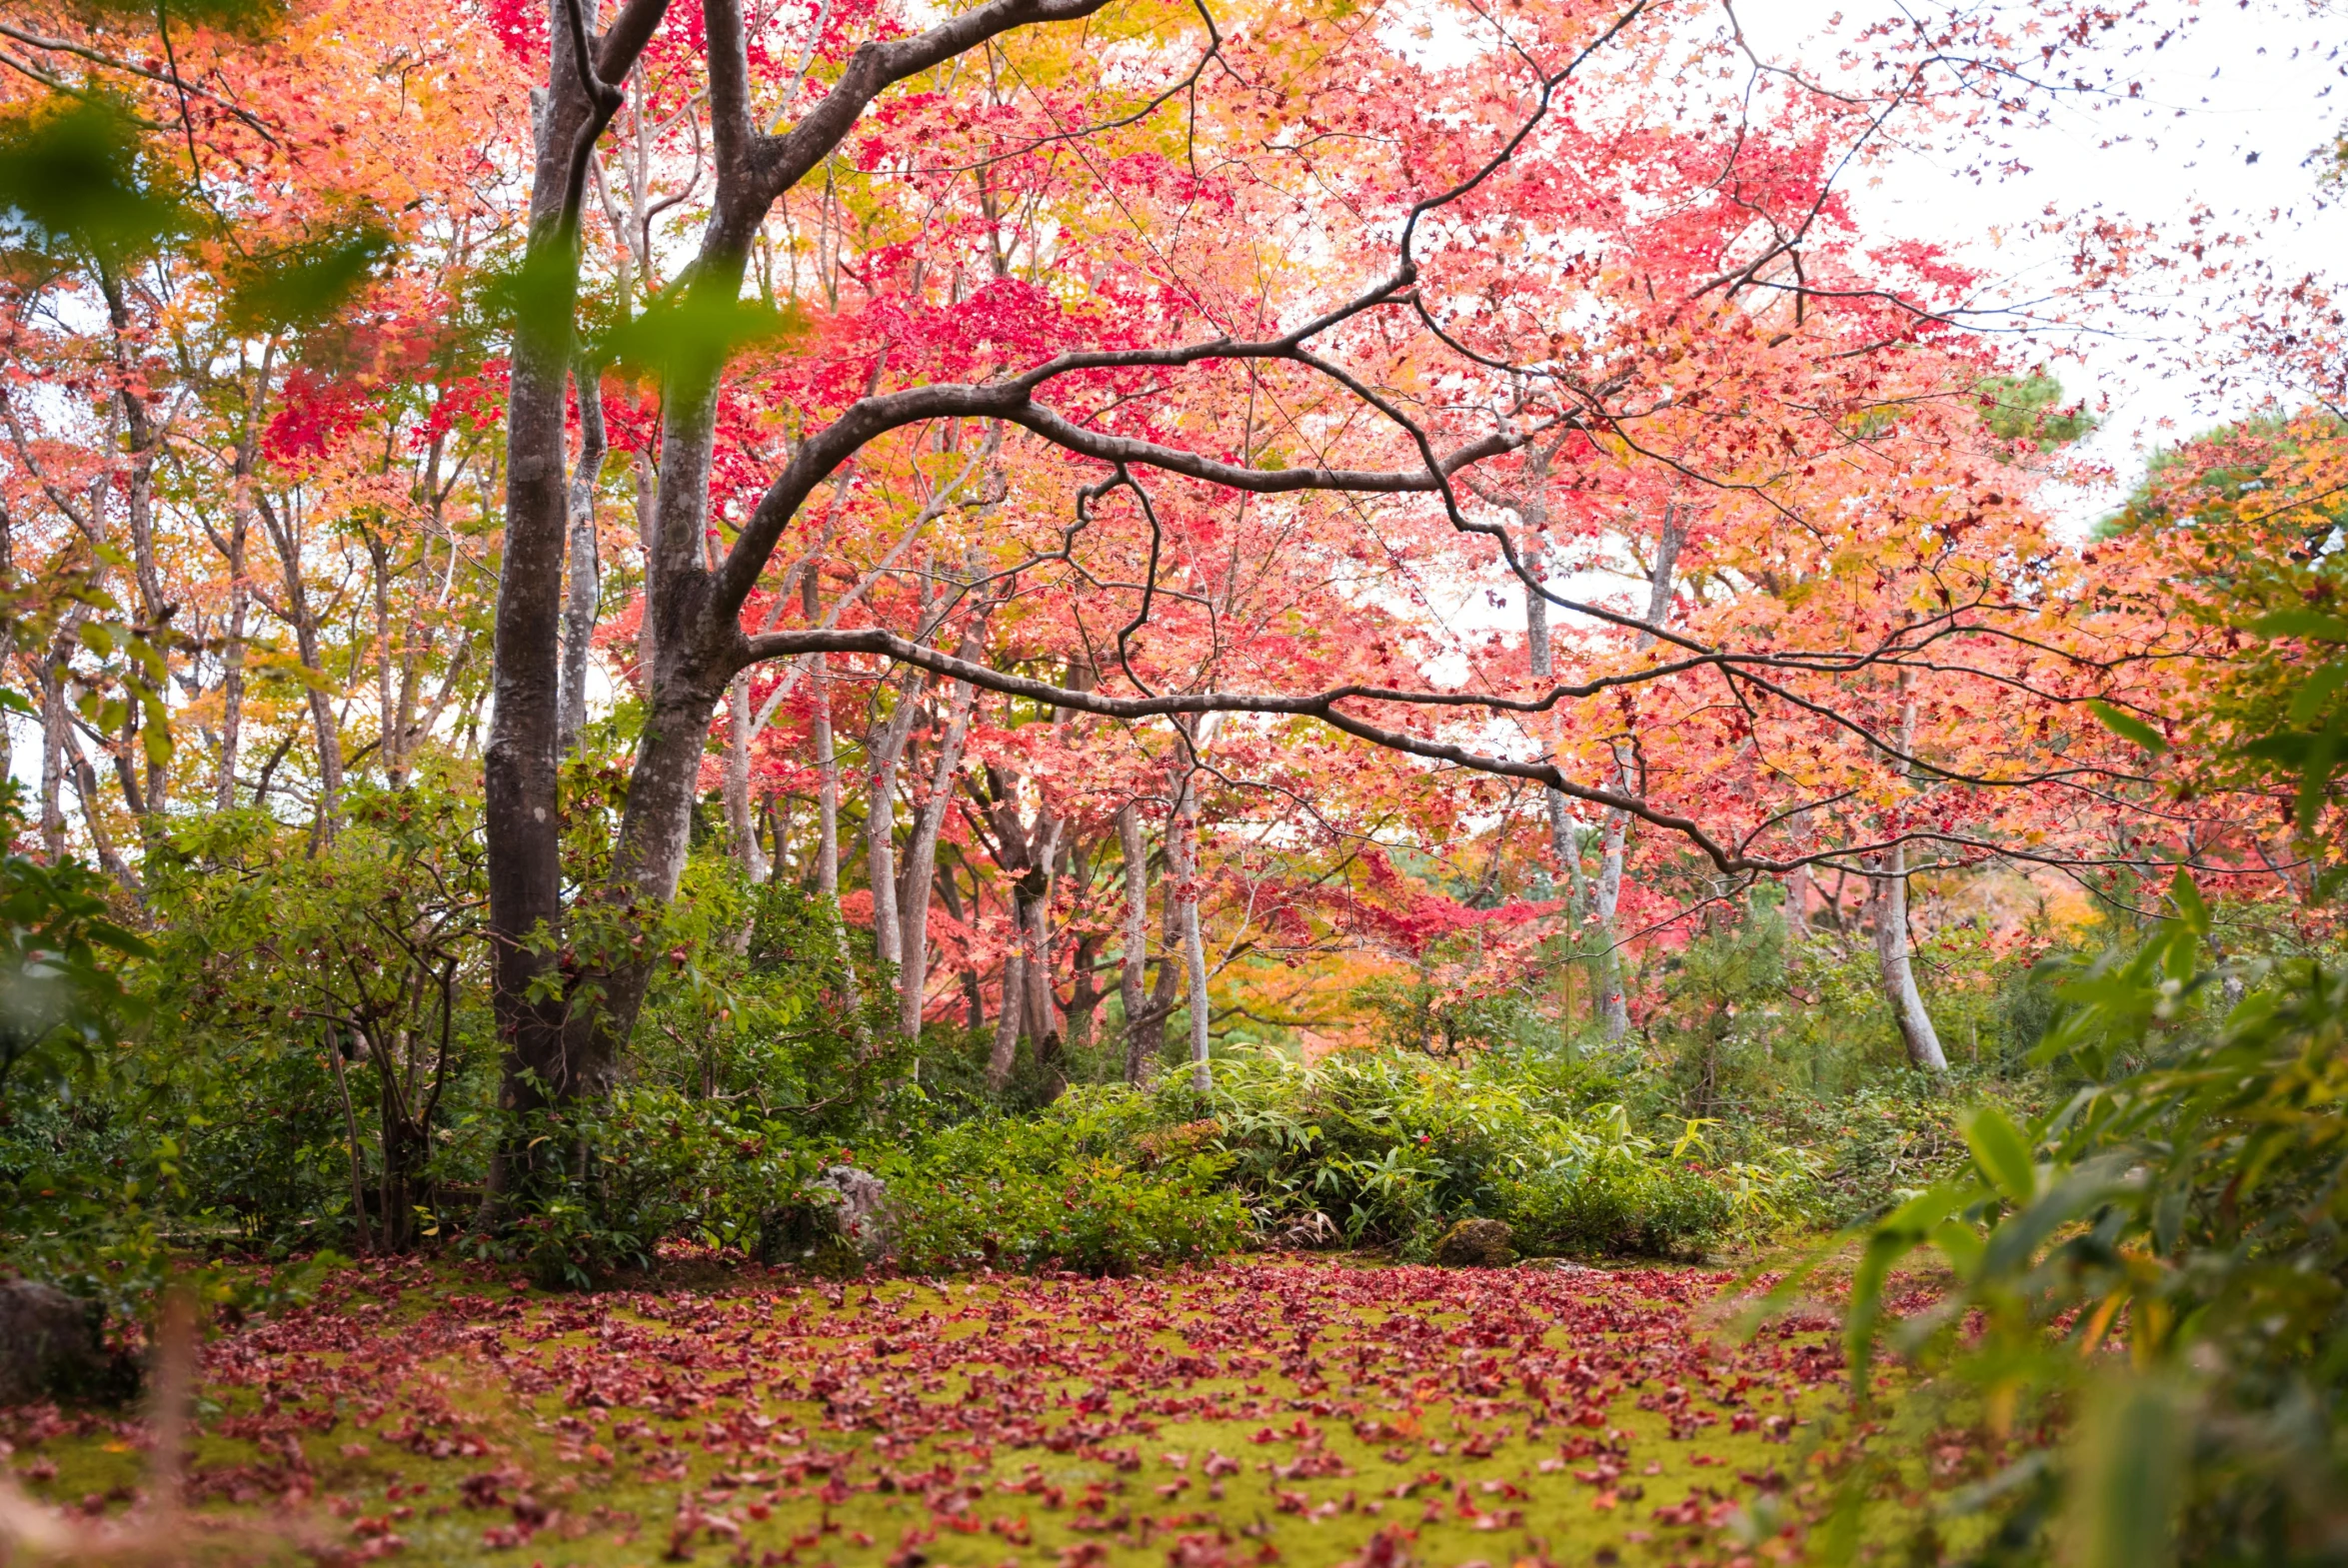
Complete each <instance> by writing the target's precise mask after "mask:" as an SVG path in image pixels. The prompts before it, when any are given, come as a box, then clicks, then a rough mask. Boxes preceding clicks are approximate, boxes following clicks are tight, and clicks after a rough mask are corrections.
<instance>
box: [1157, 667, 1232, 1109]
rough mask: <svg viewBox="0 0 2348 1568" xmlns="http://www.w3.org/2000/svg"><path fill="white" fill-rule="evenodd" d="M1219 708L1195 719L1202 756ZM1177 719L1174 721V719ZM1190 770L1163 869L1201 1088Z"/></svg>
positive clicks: (1201, 938)
mask: <svg viewBox="0 0 2348 1568" xmlns="http://www.w3.org/2000/svg"><path fill="white" fill-rule="evenodd" d="M1221 718H1222V716H1221V715H1220V714H1207V715H1204V716H1203V717H1201V718H1200V719H1199V720H1197V721H1196V725H1195V729H1194V731H1193V740H1192V742H1191V746H1192V748H1193V749H1194V750H1195V751H1196V752H1197V753H1198V754H1199V755H1200V756H1203V755H1204V754H1205V751H1206V747H1207V744H1208V743H1209V742H1210V741H1212V740H1213V739H1214V731H1215V728H1216V723H1217V721H1219V720H1220V719H1221ZM1177 723H1179V721H1177ZM1194 777H1195V775H1194V771H1192V770H1190V769H1188V768H1185V770H1184V772H1183V776H1182V784H1181V787H1180V788H1179V789H1178V790H1177V791H1176V792H1175V795H1174V820H1173V821H1172V822H1171V823H1170V824H1169V825H1168V827H1167V833H1166V847H1167V870H1168V872H1169V874H1170V875H1172V876H1173V877H1174V880H1175V881H1176V882H1177V883H1178V884H1179V887H1178V891H1177V892H1176V894H1175V901H1174V920H1175V928H1176V930H1177V932H1178V933H1179V935H1180V938H1181V946H1182V965H1183V971H1184V975H1185V977H1186V979H1187V980H1188V982H1189V988H1188V998H1189V1008H1190V1087H1191V1088H1193V1089H1195V1090H1197V1091H1198V1092H1199V1093H1201V1094H1204V1093H1206V1092H1207V1091H1208V1090H1209V1089H1211V1088H1213V1086H1214V1077H1213V1069H1212V1068H1211V1067H1210V1066H1209V1065H1208V1059H1207V1058H1208V1053H1209V1041H1208V1038H1207V1024H1208V1021H1209V1019H1208V1011H1207V1008H1208V1003H1207V995H1206V938H1205V933H1204V932H1203V931H1202V930H1201V929H1200V927H1199V923H1198V792H1197V789H1196V788H1195V787H1194V784H1193V780H1194Z"/></svg>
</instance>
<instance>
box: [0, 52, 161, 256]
mask: <svg viewBox="0 0 2348 1568" xmlns="http://www.w3.org/2000/svg"><path fill="white" fill-rule="evenodd" d="M167 168H168V160H166V159H164V158H162V157H160V156H158V155H156V154H154V153H153V152H152V151H151V150H150V148H149V146H148V142H147V136H146V133H145V132H144V131H143V130H142V129H141V127H140V125H139V123H138V120H137V118H136V117H135V116H134V115H133V114H132V113H131V112H130V110H129V109H128V108H126V107H125V106H123V105H121V104H118V103H116V102H114V101H113V100H112V99H109V98H106V97H102V96H99V95H95V94H92V95H83V94H78V93H62V92H60V93H53V94H51V95H50V96H49V97H48V98H47V99H45V100H43V101H41V102H40V103H37V104H34V105H31V106H29V107H22V108H16V109H12V110H11V111H10V113H9V114H8V115H7V117H6V118H5V119H0V234H6V235H8V236H9V237H10V238H12V239H13V240H14V241H15V242H16V243H18V244H20V245H23V246H26V247H28V248H32V249H39V250H45V251H50V252H70V253H73V254H75V255H78V256H86V257H89V258H91V259H93V260H95V261H97V262H99V263H100V264H101V265H103V266H106V267H110V268H111V267H120V266H122V265H125V264H126V263H130V262H134V261H136V260H138V259H139V258H140V257H143V256H146V255H148V254H150V253H152V252H153V251H154V250H155V248H156V247H157V246H159V245H162V244H163V243H165V241H167V240H168V239H170V238H171V237H173V236H174V235H177V234H180V233H182V232H185V231H186V230H187V229H189V228H190V227H191V226H192V224H193V219H192V218H191V216H190V215H189V213H188V212H187V210H186V208H185V207H184V206H183V205H182V204H181V202H180V201H179V199H178V197H177V195H176V193H174V192H173V191H172V190H171V189H170V181H169V179H168V176H167V173H166V171H167Z"/></svg>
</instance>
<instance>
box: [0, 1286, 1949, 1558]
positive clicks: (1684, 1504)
mask: <svg viewBox="0 0 2348 1568" xmlns="http://www.w3.org/2000/svg"><path fill="white" fill-rule="evenodd" d="M701 1272H702V1273H703V1275H704V1287H703V1288H699V1289H694V1288H686V1287H684V1286H681V1285H673V1286H670V1287H667V1288H661V1289H654V1290H643V1291H626V1290H623V1291H613V1292H605V1293H597V1294H592V1295H576V1294H574V1295H566V1296H556V1297H548V1296H546V1295H543V1294H541V1293H538V1292H535V1291H532V1290H530V1289H528V1288H527V1286H526V1285H525V1283H524V1282H523V1281H520V1280H513V1281H510V1282H509V1281H508V1280H507V1279H505V1278H503V1277H496V1276H493V1275H492V1274H491V1273H490V1272H489V1271H485V1270H480V1269H471V1270H463V1269H459V1270H451V1269H434V1268H430V1267H427V1266H425V1265H422V1264H416V1263H381V1264H366V1265H354V1266H351V1267H348V1268H344V1269H341V1270H339V1271H337V1272H336V1273H334V1274H333V1275H331V1276H330V1277H329V1278H328V1279H327V1281H326V1282H325V1283H324V1284H323V1285H322V1286H321V1287H320V1288H319V1290H318V1292H317V1294H316V1297H315V1299H314V1300H313V1302H312V1303H311V1304H310V1305H307V1306H303V1307H298V1308H293V1309H289V1310H286V1311H284V1312H282V1313H280V1314H278V1315H276V1316H274V1317H273V1318H272V1319H271V1320H269V1321H268V1322H266V1323H258V1324H254V1325H250V1326H248V1327H246V1328H243V1329H240V1330H237V1331H234V1332H231V1333H227V1334H224V1335H222V1336H221V1337H220V1338H218V1339H216V1340H214V1341H213V1342H212V1343H211V1344H210V1345H208V1346H207V1347H206V1349H205V1350H204V1353H203V1371H202V1376H201V1379H200V1381H199V1383H198V1385H197V1391H198V1396H199V1400H200V1404H199V1409H200V1410H201V1411H202V1412H203V1413H202V1414H201V1416H200V1417H199V1419H198V1422H197V1425H196V1427H195V1429H194V1431H193V1434H192V1440H191V1443H190V1446H189V1449H188V1455H187V1466H186V1470H185V1487H186V1495H187V1498H188V1503H189V1506H190V1507H191V1509H192V1510H193V1513H194V1518H193V1519H192V1520H191V1521H190V1522H191V1524H192V1525H193V1527H194V1528H195V1529H196V1530H197V1531H198V1532H200V1534H199V1537H198V1538H199V1539H209V1540H211V1541H212V1542H214V1543H215V1545H216V1548H217V1550H216V1552H215V1554H214V1555H215V1556H216V1557H217V1558H218V1559H219V1560H236V1561H251V1560H254V1553H255V1552H256V1550H261V1551H264V1552H274V1553H275V1554H278V1555H284V1556H286V1557H288V1558H289V1560H290V1559H293V1558H295V1557H297V1556H299V1555H303V1554H306V1555H308V1556H310V1557H311V1558H314V1559H317V1560H320V1561H350V1562H355V1561H363V1560H369V1559H372V1558H375V1557H379V1556H386V1555H389V1554H391V1553H393V1552H401V1553H403V1554H404V1555H405V1556H406V1558H407V1559H408V1560H411V1561H426V1562H433V1563H445V1564H458V1563H473V1562H481V1563H524V1562H545V1563H548V1564H558V1563H581V1564H587V1563H596V1564H602V1563H615V1564H616V1563H650V1562H654V1561H662V1560H668V1561H682V1560H688V1559H694V1558H698V1559H701V1560H705V1561H710V1562H733V1563H743V1562H750V1563H763V1564H776V1563H807V1564H811V1565H812V1564H820V1563H824V1562H836V1563H840V1564H842V1565H847V1564H852V1563H876V1564H877V1563H891V1564H897V1565H900V1568H903V1565H909V1564H915V1563H920V1562H925V1561H927V1562H933V1563H940V1564H965V1565H972V1568H977V1565H990V1568H991V1565H995V1564H1000V1563H1008V1562H1023V1563H1031V1564H1096V1563H1100V1564H1107V1563H1120V1564H1125V1563H1152V1564H1158V1563H1174V1564H1178V1565H1183V1568H1206V1565H1208V1564H1216V1563H1232V1564H1238V1563H1259V1562H1260V1563H1268V1562H1274V1561H1282V1562H1288V1563H1294V1564H1326V1563H1334V1562H1337V1561H1339V1560H1348V1561H1351V1560H1359V1561H1362V1562H1367V1563H1379V1564H1386V1563H1400V1562H1406V1561H1416V1562H1423V1563H1429V1564H1444V1565H1452V1564H1466V1563H1472V1562H1476V1561H1485V1562H1498V1563H1508V1562H1534V1563H1539V1562H1549V1561H1555V1562H1600V1563H1605V1562H1615V1561H1619V1562H1626V1563H1650V1562H1651V1563H1661V1562H1667V1561H1701V1562H1724V1561H1735V1560H1738V1559H1740V1558H1742V1559H1743V1560H1746V1561H1752V1560H1756V1558H1755V1557H1754V1556H1753V1555H1752V1554H1753V1553H1754V1551H1755V1550H1756V1549H1757V1550H1758V1553H1759V1559H1758V1560H1780V1559H1783V1558H1784V1557H1786V1556H1787V1554H1788V1553H1789V1552H1790V1551H1791V1550H1792V1548H1793V1544H1794V1542H1795V1541H1796V1540H1797V1539H1798V1538H1799V1536H1800V1534H1801V1533H1802V1520H1803V1517H1804V1514H1805V1512H1806V1513H1807V1514H1808V1515H1810V1516H1811V1517H1815V1516H1816V1515H1818V1514H1820V1513H1822V1512H1823V1511H1824V1507H1825V1503H1826V1501H1827V1500H1829V1499H1830V1498H1831V1497H1832V1495H1833V1490H1834V1484H1833V1480H1832V1476H1833V1475H1834V1474H1835V1473H1838V1472H1837V1471H1836V1468H1835V1467H1833V1466H1829V1465H1823V1464H1821V1463H1819V1460H1820V1457H1821V1454H1822V1452H1823V1450H1822V1448H1821V1443H1820V1437H1819V1428H1818V1425H1817V1418H1818V1417H1820V1416H1822V1415H1826V1414H1828V1413H1829V1412H1831V1411H1833V1410H1836V1409H1838V1408H1840V1407H1841V1406H1842V1405H1843V1404H1844V1402H1845V1401H1844V1400H1843V1398H1842V1390H1841V1384H1842V1381H1843V1379H1842V1364H1843V1363H1842V1354H1841V1350H1840V1347H1839V1344H1838V1342H1837V1340H1836V1338H1835V1334H1834V1330H1835V1328H1836V1326H1837V1322H1838V1319H1837V1318H1836V1316H1835V1315H1833V1314H1832V1313H1831V1312H1824V1311H1816V1312H1810V1313H1807V1314H1796V1315H1794V1316H1791V1317H1787V1318H1783V1319H1780V1320H1779V1321H1777V1322H1776V1323H1775V1324H1774V1325H1773V1326H1770V1327H1768V1328H1765V1329H1764V1330H1763V1331H1762V1332H1761V1333H1760V1334H1759V1335H1758V1336H1757V1337H1755V1338H1753V1339H1751V1340H1749V1341H1745V1342H1741V1343H1740V1342H1738V1341H1737V1340H1736V1339H1735V1338H1733V1337H1732V1336H1730V1335H1728V1334H1726V1333H1725V1332H1723V1330H1724V1328H1725V1327H1726V1326H1727V1325H1725V1324H1724V1323H1723V1322H1722V1321H1721V1320H1720V1313H1719V1309H1718V1305H1717V1302H1716V1297H1718V1295H1719V1293H1720V1292H1721V1291H1722V1290H1723V1288H1724V1287H1727V1286H1729V1285H1731V1284H1732V1283H1733V1282H1734V1281H1735V1280H1736V1278H1737V1276H1736V1275H1734V1274H1731V1273H1726V1272H1721V1271H1716V1270H1702V1269H1686V1268H1679V1269H1672V1268H1624V1269H1621V1270H1617V1271H1604V1270H1582V1271H1577V1272H1560V1271H1556V1270H1546V1269H1541V1270H1535V1269H1522V1268H1519V1269H1511V1270H1504V1271H1503V1270H1433V1269H1424V1268H1407V1267H1381V1266H1371V1265H1365V1264H1361V1265H1357V1264H1351V1263H1346V1262H1328V1261H1323V1260H1311V1261H1300V1260H1297V1259H1293V1258H1287V1259H1266V1260H1262V1261H1248V1262H1243V1263H1226V1264H1222V1265H1219V1266H1216V1267H1213V1268H1207V1269H1199V1270H1188V1271H1181V1272H1176V1273H1171V1274H1167V1275H1164V1276H1158V1277H1133V1278H1124V1279H1087V1278H1081V1277H1076V1276H1064V1277H988V1278H983V1279H976V1280H942V1281H926V1280H919V1279H900V1280H886V1281H875V1282H872V1283H865V1282H849V1283H840V1282H823V1281H819V1282H815V1283H808V1282H804V1281H794V1280H791V1279H789V1278H787V1277H781V1276H776V1277H768V1278H762V1277H759V1276H760V1274H761V1272H762V1271H759V1270H756V1269H751V1270H749V1271H748V1273H744V1272H741V1271H739V1270H728V1271H726V1272H724V1273H722V1274H721V1273H717V1272H714V1271H712V1270H709V1269H707V1268H705V1269H703V1270H702V1271H701ZM1892 1430H1894V1431H1896V1430H1898V1425H1897V1423H1894V1426H1893V1428H1892ZM7 1435H8V1438H9V1441H10V1442H11V1443H13V1444H14V1446H15V1450H16V1451H15V1453H14V1455H13V1456H12V1458H11V1460H10V1463H11V1464H12V1465H13V1466H14V1470H15V1474H16V1476H17V1478H18V1479H19V1481H20V1482H21V1483H23V1484H25V1485H27V1486H29V1487H30V1488H31V1489H32V1491H33V1493H34V1494H35V1495H37V1496H42V1497H45V1498H49V1499H53V1500H60V1501H66V1502H71V1501H72V1500H73V1499H76V1498H82V1499H86V1504H85V1507H86V1511H87V1513H88V1514H89V1516H90V1517H91V1518H92V1519H93V1520H96V1519H98V1518H99V1516H106V1517H107V1518H109V1519H111V1520H112V1521H113V1524H112V1525H111V1528H112V1529H113V1530H114V1531H116V1532H117V1534H118V1536H120V1537H127V1536H129V1535H130V1534H132V1533H135V1532H136V1531H137V1530H138V1529H140V1528H141V1527H142V1525H141V1521H142V1519H143V1518H144V1517H145V1515H144V1513H143V1511H142V1507H141V1506H133V1505H131V1503H130V1501H129V1498H130V1494H131V1493H133V1492H138V1491H140V1490H141V1488H142V1486H143V1485H144V1484H145V1482H146V1480H147V1476H148V1465H149V1449H150V1445H151V1433H149V1432H148V1431H147V1430H146V1429H145V1428H144V1427H142V1426H140V1425H138V1424H137V1423H135V1422H130V1421H125V1420H118V1419H115V1418H112V1417H109V1416H105V1415H101V1414H59V1413H57V1412H56V1411H55V1410H54V1409H50V1410H39V1409H36V1410H29V1411H18V1412H16V1413H15V1414H14V1415H13V1416H12V1417H11V1418H10V1424H9V1426H8V1429H7ZM1952 1459H1953V1460H1958V1461H1963V1462H1965V1463H1967V1464H1969V1463H1970V1462H1971V1455H1970V1450H1969V1448H1960V1449H1957V1450H1952V1451H1950V1452H1948V1453H1942V1454H1940V1455H1938V1456H1937V1457H1936V1459H1935V1461H1934V1462H1935V1464H1937V1465H1938V1466H1939V1467H1940V1468H1939V1478H1940V1479H1941V1480H1942V1481H1943V1482H1945V1481H1946V1480H1948V1479H1949V1477H1950V1473H1951V1472H1950V1470H1949V1465H1950V1463H1951V1462H1952ZM1922 1479H1923V1474H1922V1470H1921V1467H1920V1468H1919V1476H1918V1481H1919V1484H1921V1482H1922ZM1781 1522H1782V1523H1783V1524H1784V1525H1785V1526H1786V1527H1787V1530H1786V1534H1785V1536H1783V1537H1778V1536H1777V1535H1776V1528H1777V1526H1778V1525H1779V1524H1780V1523H1781ZM95 1528H96V1529H97V1530H99V1531H100V1532H103V1531H105V1530H106V1529H108V1528H109V1526H108V1525H106V1524H103V1523H101V1524H98V1525H96V1526H95ZM1380 1537H1382V1538H1383V1539H1382V1544H1381V1543H1380V1542H1379V1541H1378V1538H1380ZM98 1539H104V1536H103V1534H101V1535H100V1536H99V1537H98Z"/></svg>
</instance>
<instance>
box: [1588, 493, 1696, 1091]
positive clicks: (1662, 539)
mask: <svg viewBox="0 0 2348 1568" xmlns="http://www.w3.org/2000/svg"><path fill="white" fill-rule="evenodd" d="M1684 538H1685V534H1684V533H1683V531H1682V529H1681V526H1680V522H1679V511H1678V509H1677V508H1676V507H1665V508H1664V509H1663V528H1662V532H1661V533H1659V534H1658V535H1656V537H1655V565H1654V570H1653V571H1652V572H1650V573H1649V574H1648V575H1647V618H1646V622H1647V625H1648V626H1649V627H1653V628H1660V627H1661V626H1662V625H1663V622H1664V619H1665V618H1666V617H1667V616H1668V615H1669V614H1670V610H1671V574H1672V571H1673V569H1674V568H1675V567H1676V566H1677V565H1678V562H1679V546H1680V542H1681V541H1682V540H1683V539H1684ZM1654 643H1655V635H1654V633H1653V632H1651V631H1648V632H1641V633H1640V634H1639V635H1638V640H1637V642H1636V644H1635V645H1634V646H1635V647H1636V648H1637V649H1638V650H1639V652H1641V653H1644V652H1645V651H1646V650H1648V649H1649V648H1652V647H1653V646H1654ZM1614 779H1615V783H1616V784H1617V786H1619V787H1621V788H1622V789H1624V790H1628V789H1629V788H1630V787H1631V779H1630V770H1629V768H1628V766H1627V765H1626V763H1625V762H1624V761H1623V759H1622V757H1621V754H1620V752H1619V751H1617V752H1616V755H1615V765H1614ZM1629 830H1630V813H1629V812H1627V811H1624V810H1621V809H1619V808H1616V809H1612V810H1609V811H1607V812H1606V825H1605V838H1604V851H1603V855H1602V857H1601V859H1600V860H1599V862H1598V886H1597V898H1596V903H1597V908H1596V914H1597V921H1596V923H1597V938H1598V942H1599V945H1600V948H1601V950H1602V951H1603V952H1604V954H1605V956H1604V958H1603V960H1602V962H1601V964H1600V967H1599V969H1598V1016H1599V1018H1600V1019H1601V1020H1602V1023H1603V1026H1604V1029H1605V1033H1606V1039H1607V1041H1608V1042H1609V1043H1611V1044H1617V1045H1618V1044H1620V1043H1621V1042H1622V1041H1623V1040H1625V1039H1627V1038H1629V1036H1630V1003H1629V1000H1628V998H1627V997H1625V996H1624V995H1623V992H1622V955H1621V952H1620V950H1619V944H1620V942H1621V939H1622V938H1621V935H1620V933H1619V932H1617V931H1616V930H1615V928H1614V911H1615V909H1616V908H1617V907H1619V905H1620V902H1621V897H1622V849H1623V841H1624V839H1625V838H1626V837H1627V836H1628V834H1629Z"/></svg>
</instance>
